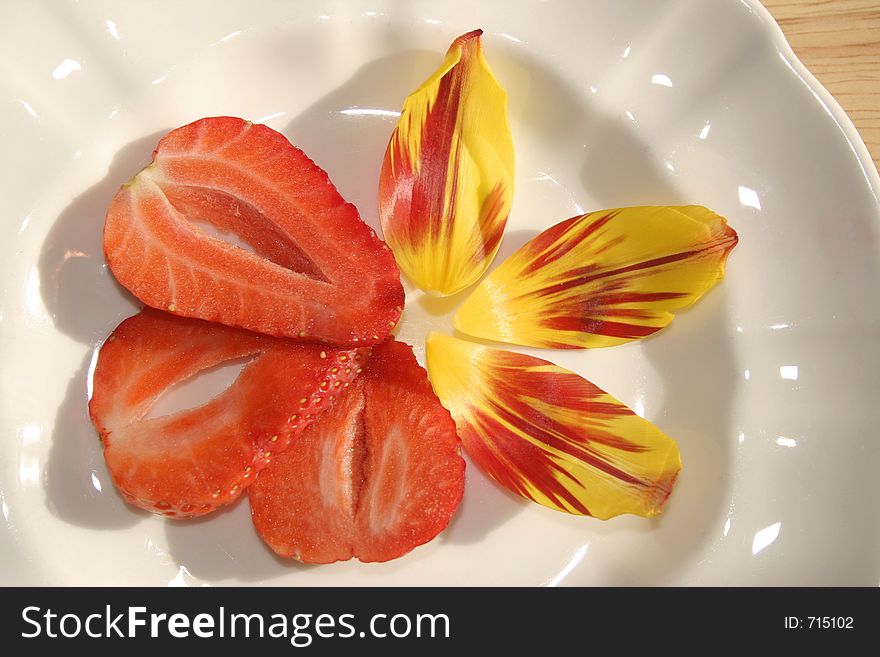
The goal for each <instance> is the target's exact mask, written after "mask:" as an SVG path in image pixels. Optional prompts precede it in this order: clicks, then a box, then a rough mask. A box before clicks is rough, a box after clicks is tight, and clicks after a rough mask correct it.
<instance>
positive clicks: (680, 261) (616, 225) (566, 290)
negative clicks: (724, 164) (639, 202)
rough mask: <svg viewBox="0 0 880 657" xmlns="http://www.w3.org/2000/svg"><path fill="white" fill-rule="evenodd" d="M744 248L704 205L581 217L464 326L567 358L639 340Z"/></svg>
mask: <svg viewBox="0 0 880 657" xmlns="http://www.w3.org/2000/svg"><path fill="white" fill-rule="evenodd" d="M736 243H737V235H736V232H735V231H734V230H733V229H732V228H731V227H730V226H728V225H727V222H726V221H725V220H724V218H723V217H720V216H718V215H717V214H715V213H714V212H712V211H711V210H707V209H706V208H704V207H701V206H681V207H637V208H623V209H617V210H602V211H600V212H591V213H589V214H585V215H582V216H579V217H573V218H571V219H568V220H566V221H563V222H562V223H559V224H557V225H555V226H553V227H552V228H549V229H548V230H546V231H544V232H543V233H541V234H540V235H538V236H537V237H535V238H534V239H532V240H531V241H530V242H528V243H527V244H525V245H524V246H523V247H522V248H521V249H519V250H518V251H517V252H516V253H514V254H513V255H512V256H511V257H510V258H508V259H507V260H506V261H505V262H503V263H502V264H501V265H500V266H499V267H498V268H497V269H496V270H495V271H494V272H492V274H491V275H489V276H488V277H487V278H486V279H485V280H483V282H482V283H481V284H480V285H479V287H477V288H476V289H475V290H474V291H473V293H472V294H471V295H470V296H469V297H468V299H467V300H466V301H465V302H464V304H462V306H461V308H460V309H459V311H458V313H457V314H456V317H455V327H456V328H458V329H459V330H461V331H463V332H465V333H468V334H470V335H473V336H477V337H481V338H486V339H488V340H497V341H499V342H508V343H513V344H518V345H523V346H534V347H550V348H560V349H565V348H569V349H572V348H579V347H609V346H612V345H616V344H621V343H623V342H629V341H630V340H637V339H639V338H643V337H645V336H646V335H650V334H651V333H654V332H655V331H658V330H660V329H661V328H663V327H664V326H666V325H667V324H669V322H671V321H672V318H673V314H672V311H673V310H678V309H680V308H683V307H685V306H688V305H690V304H692V303H694V302H695V301H696V300H697V299H699V298H700V297H701V296H702V295H703V294H704V293H705V292H706V291H708V290H709V289H710V288H711V287H712V286H713V285H714V284H715V283H716V282H717V281H719V280H721V278H723V276H724V265H725V263H726V261H727V256H728V254H729V253H730V251H731V250H732V249H733V247H734V246H736Z"/></svg>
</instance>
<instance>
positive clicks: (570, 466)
mask: <svg viewBox="0 0 880 657" xmlns="http://www.w3.org/2000/svg"><path fill="white" fill-rule="evenodd" d="M427 360H428V370H429V372H430V375H431V382H432V384H433V386H434V391H435V392H436V393H437V396H438V397H439V398H440V401H441V402H442V403H443V405H444V406H445V407H446V408H447V409H449V411H450V413H452V417H453V418H454V419H455V423H456V426H457V428H458V434H459V437H460V438H461V440H462V445H463V446H464V448H465V451H466V452H467V453H468V456H470V458H471V459H472V460H473V461H474V462H475V463H476V464H477V465H478V466H479V467H480V468H481V469H482V470H483V471H484V472H486V473H487V474H488V475H489V476H491V477H492V478H493V479H495V480H496V481H497V482H498V483H500V484H501V485H502V486H505V487H506V488H508V489H510V490H511V491H513V492H514V493H517V494H518V495H521V496H523V497H525V498H528V499H530V500H533V501H535V502H537V503H539V504H543V505H544V506H548V507H550V508H552V509H557V510H560V511H566V512H568V513H573V514H579V515H591V516H595V517H596V518H600V519H603V520H604V519H607V518H611V517H614V516H617V515H620V514H622V513H633V514H636V515H640V516H645V517H652V516H656V515H658V514H659V513H660V512H661V511H662V507H663V504H664V503H665V501H666V499H667V498H668V497H669V494H670V492H671V491H672V486H673V483H674V482H675V478H676V476H677V475H678V471H679V470H680V469H681V459H680V456H679V453H678V447H677V446H676V444H675V442H674V441H673V440H672V439H670V438H669V437H668V436H666V435H665V434H664V433H663V432H661V431H660V430H659V429H658V428H657V427H655V426H654V425H652V424H651V423H650V422H648V421H647V420H644V419H642V418H641V417H639V416H638V415H636V414H635V413H633V412H632V411H631V410H630V409H628V408H627V407H626V406H624V405H623V404H621V403H620V402H619V401H617V400H616V399H614V398H613V397H611V396H610V395H609V394H607V393H606V392H604V391H602V390H600V389H599V388H597V387H596V386H595V385H593V384H592V383H590V382H589V381H587V380H586V379H584V378H582V377H580V376H578V375H577V374H575V373H573V372H570V371H568V370H565V369H563V368H561V367H558V366H556V365H553V364H552V363H549V362H547V361H545V360H541V359H540V358H535V357H533V356H525V355H522V354H518V353H514V352H510V351H505V350H502V349H494V348H491V347H486V346H483V345H478V344H474V343H471V342H466V341H464V340H459V339H457V338H453V337H449V336H446V335H441V334H438V333H432V334H431V335H429V336H428V341H427Z"/></svg>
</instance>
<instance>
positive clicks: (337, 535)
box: [249, 341, 464, 563]
mask: <svg viewBox="0 0 880 657" xmlns="http://www.w3.org/2000/svg"><path fill="white" fill-rule="evenodd" d="M463 492H464V460H463V459H462V457H461V454H460V450H459V440H458V436H457V435H456V433H455V423H454V422H453V420H452V417H451V416H450V415H449V412H448V411H447V410H446V409H445V408H443V407H442V406H441V405H440V402H439V401H438V399H437V397H436V395H434V391H433V390H432V389H431V385H430V383H428V379H427V377H426V374H425V370H423V369H422V368H421V367H420V366H419V364H418V363H417V362H416V359H415V357H414V356H413V353H412V348H411V347H409V346H408V345H405V344H403V343H401V342H394V341H389V342H385V343H383V344H382V345H380V346H377V347H375V348H374V349H373V354H372V356H371V357H370V360H369V361H368V362H367V364H366V366H365V367H364V372H363V374H362V375H361V376H360V377H359V378H358V379H357V380H356V381H354V382H353V383H352V385H351V386H350V387H349V389H348V391H347V392H346V393H345V395H344V396H343V397H342V399H340V400H339V402H338V403H337V404H336V405H335V406H334V407H333V408H332V409H331V410H330V411H329V412H327V413H324V414H323V415H322V416H321V418H320V419H319V420H318V421H317V422H315V424H313V425H312V426H311V427H310V428H309V429H308V430H307V431H304V432H303V434H302V435H301V436H300V438H299V439H298V440H297V441H296V442H295V443H294V444H293V445H291V447H290V449H289V450H287V451H286V452H285V453H284V454H282V455H281V456H280V457H279V458H277V459H275V460H274V462H273V463H272V467H270V468H267V469H265V470H263V471H262V472H261V473H260V474H259V476H258V477H257V479H256V481H255V482H254V485H253V486H252V487H251V488H250V493H249V496H250V502H251V510H252V513H253V520H254V525H255V526H256V528H257V531H258V532H259V533H260V535H261V536H262V537H263V540H264V541H266V543H267V544H268V545H269V546H270V547H271V548H272V549H273V550H274V551H275V552H276V553H278V554H279V555H281V556H284V557H292V558H294V559H299V560H300V561H303V562H306V563H329V562H333V561H342V560H346V559H350V558H352V557H357V558H358V559H360V560H361V561H388V560H389V559H394V558H396V557H399V556H401V555H403V554H405V553H407V552H409V551H410V550H412V549H413V548H414V547H416V546H418V545H422V544H423V543H426V542H428V541H430V540H431V539H432V538H434V537H435V536H436V535H437V534H438V533H440V532H441V531H442V530H443V529H444V528H445V527H446V525H447V524H448V523H449V520H450V518H451V517H452V514H453V513H454V511H455V509H456V508H457V507H458V504H459V502H460V501H461V497H462V494H463Z"/></svg>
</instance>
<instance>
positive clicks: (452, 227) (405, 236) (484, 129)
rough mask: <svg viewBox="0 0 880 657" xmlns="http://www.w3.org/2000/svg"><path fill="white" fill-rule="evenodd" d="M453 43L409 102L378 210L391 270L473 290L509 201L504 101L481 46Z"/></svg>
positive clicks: (432, 286) (428, 284)
mask: <svg viewBox="0 0 880 657" xmlns="http://www.w3.org/2000/svg"><path fill="white" fill-rule="evenodd" d="M481 34H482V30H476V31H474V32H470V33H468V34H464V35H462V36H460V37H459V38H458V39H456V40H455V41H454V42H453V44H452V46H450V48H449V52H448V53H447V54H446V58H445V59H444V60H443V64H442V65H441V66H440V68H439V69H437V71H436V72H435V73H434V74H433V75H432V76H431V77H430V78H428V80H427V81H426V82H425V83H424V84H423V85H422V86H421V87H419V88H418V89H417V90H416V91H415V92H414V93H413V94H412V95H410V96H409V98H407V100H406V102H405V104H404V107H403V111H402V113H401V116H400V121H399V122H398V124H397V127H396V129H395V130H394V133H393V135H392V136H391V141H390V143H389V144H388V149H387V151H386V152H385V160H384V162H383V164H382V172H381V175H380V179H379V213H380V217H381V220H382V230H383V232H384V237H385V240H386V241H387V242H388V245H389V246H390V247H391V250H392V251H393V252H394V256H395V258H396V259H397V263H398V265H399V266H400V268H401V269H402V270H403V271H404V273H406V275H407V276H409V278H410V279H411V280H412V281H413V282H414V283H415V284H416V285H417V286H418V287H420V288H421V289H423V290H426V291H428V292H431V293H435V294H438V295H449V294H454V293H456V292H458V291H460V290H462V289H464V288H465V287H467V286H469V285H472V284H473V283H475V282H476V281H477V280H478V279H479V277H480V276H482V274H483V273H484V272H485V271H486V269H487V268H488V267H489V264H490V263H491V262H492V259H493V258H494V257H495V254H496V252H497V251H498V247H499V246H500V244H501V237H502V235H503V233H504V226H505V225H506V223H507V215H508V213H509V212H510V205H511V201H512V198H513V142H512V140H511V136H510V127H509V125H508V120H507V94H506V93H505V92H504V90H503V89H502V88H501V86H500V85H499V84H498V81H497V80H496V79H495V76H494V75H493V74H492V71H491V70H490V69H489V65H488V63H487V62H486V58H485V57H484V55H483V50H482V47H481V45H480V35H481Z"/></svg>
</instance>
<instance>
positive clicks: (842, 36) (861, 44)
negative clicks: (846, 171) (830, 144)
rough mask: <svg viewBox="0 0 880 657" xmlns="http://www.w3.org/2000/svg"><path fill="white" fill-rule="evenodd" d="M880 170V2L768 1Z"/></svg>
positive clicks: (798, 52)
mask: <svg viewBox="0 0 880 657" xmlns="http://www.w3.org/2000/svg"><path fill="white" fill-rule="evenodd" d="M762 2H763V3H764V6H765V7H767V9H769V10H770V13H771V14H773V16H774V18H776V21H777V22H778V23H779V26H780V27H781V28H782V31H783V32H784V33H785V36H786V38H787V39H788V42H789V43H790V44H791V47H792V49H793V50H794V52H795V54H797V56H798V58H799V59H800V60H801V61H802V62H803V63H804V65H805V66H806V67H807V68H808V69H809V70H810V72H811V73H812V74H813V75H815V76H816V79H818V80H819V82H821V83H822V85H823V86H824V87H825V88H826V89H827V90H828V91H829V92H830V93H831V95H832V96H834V98H835V99H837V102H838V103H840V105H841V107H843V109H844V110H845V111H846V113H847V114H848V115H849V117H850V119H852V122H853V123H854V124H855V126H856V129H857V130H858V131H859V134H860V135H861V136H862V139H863V140H864V141H865V144H866V145H867V147H868V151H870V153H871V157H873V158H874V165H875V166H878V168H880V0H762Z"/></svg>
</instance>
